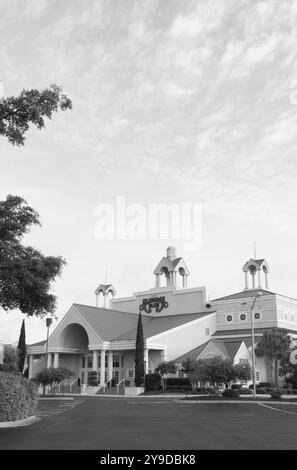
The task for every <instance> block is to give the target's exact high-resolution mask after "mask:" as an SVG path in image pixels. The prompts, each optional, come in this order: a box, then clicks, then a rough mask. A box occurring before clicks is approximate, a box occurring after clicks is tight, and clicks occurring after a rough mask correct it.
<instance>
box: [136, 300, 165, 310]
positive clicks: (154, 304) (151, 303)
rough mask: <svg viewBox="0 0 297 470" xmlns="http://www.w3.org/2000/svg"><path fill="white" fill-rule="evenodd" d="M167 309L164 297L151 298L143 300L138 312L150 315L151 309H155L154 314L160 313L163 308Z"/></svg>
mask: <svg viewBox="0 0 297 470" xmlns="http://www.w3.org/2000/svg"><path fill="white" fill-rule="evenodd" d="M167 307H168V302H166V300H165V297H151V298H150V299H143V301H142V304H141V305H140V307H139V311H140V312H142V311H144V312H145V313H152V309H153V308H154V309H156V312H158V313H159V312H161V310H163V308H167Z"/></svg>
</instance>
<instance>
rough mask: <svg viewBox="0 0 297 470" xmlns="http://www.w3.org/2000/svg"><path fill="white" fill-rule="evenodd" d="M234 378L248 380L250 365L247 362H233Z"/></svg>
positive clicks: (250, 373) (250, 375)
mask: <svg viewBox="0 0 297 470" xmlns="http://www.w3.org/2000/svg"><path fill="white" fill-rule="evenodd" d="M234 372H235V380H240V381H242V382H245V381H248V380H250V379H251V377H252V370H251V366H250V364H249V363H248V362H245V363H240V364H235V366H234Z"/></svg>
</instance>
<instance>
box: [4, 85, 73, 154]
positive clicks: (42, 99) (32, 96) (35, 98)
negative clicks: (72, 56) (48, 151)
mask: <svg viewBox="0 0 297 470" xmlns="http://www.w3.org/2000/svg"><path fill="white" fill-rule="evenodd" d="M59 109H61V110H62V111H65V110H67V109H72V102H71V100H70V99H69V98H68V97H67V96H66V95H64V94H62V89H61V87H59V86H57V85H51V86H50V87H49V88H46V89H45V90H42V91H40V90H36V89H32V90H23V91H22V92H21V93H20V95H19V96H16V97H14V96H11V97H8V98H5V99H4V100H3V102H2V103H0V135H2V136H4V137H6V138H7V139H8V141H9V142H10V143H11V144H13V145H18V146H20V145H24V142H25V134H26V132H27V131H28V130H29V128H30V125H31V124H32V125H34V126H36V127H37V129H42V128H43V127H44V126H45V118H48V119H51V118H52V116H53V114H54V113H56V112H57V111H58V110H59Z"/></svg>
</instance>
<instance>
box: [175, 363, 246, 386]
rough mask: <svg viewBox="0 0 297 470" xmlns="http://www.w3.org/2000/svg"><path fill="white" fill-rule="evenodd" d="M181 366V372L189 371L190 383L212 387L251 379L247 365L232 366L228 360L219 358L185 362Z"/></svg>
mask: <svg viewBox="0 0 297 470" xmlns="http://www.w3.org/2000/svg"><path fill="white" fill-rule="evenodd" d="M182 366H183V371H186V370H188V371H190V376H191V379H192V382H201V383H204V384H205V383H209V384H211V385H213V386H214V385H223V384H230V382H233V381H236V380H240V381H245V380H250V378H251V368H250V365H249V364H248V363H246V364H235V365H234V364H233V363H232V361H231V360H230V359H223V358H222V357H221V356H216V357H212V358H210V359H200V360H198V361H193V360H190V361H189V360H187V361H184V362H183V364H182ZM188 373H189V372H188Z"/></svg>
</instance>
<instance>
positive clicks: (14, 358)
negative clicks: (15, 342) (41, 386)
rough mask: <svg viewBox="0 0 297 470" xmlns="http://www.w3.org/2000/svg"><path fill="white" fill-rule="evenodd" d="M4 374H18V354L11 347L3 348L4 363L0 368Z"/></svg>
mask: <svg viewBox="0 0 297 470" xmlns="http://www.w3.org/2000/svg"><path fill="white" fill-rule="evenodd" d="M1 369H2V370H3V371H4V372H12V373H17V372H18V370H19V369H18V353H17V350H16V349H15V348H13V347H12V346H4V361H3V364H2V366H1Z"/></svg>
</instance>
